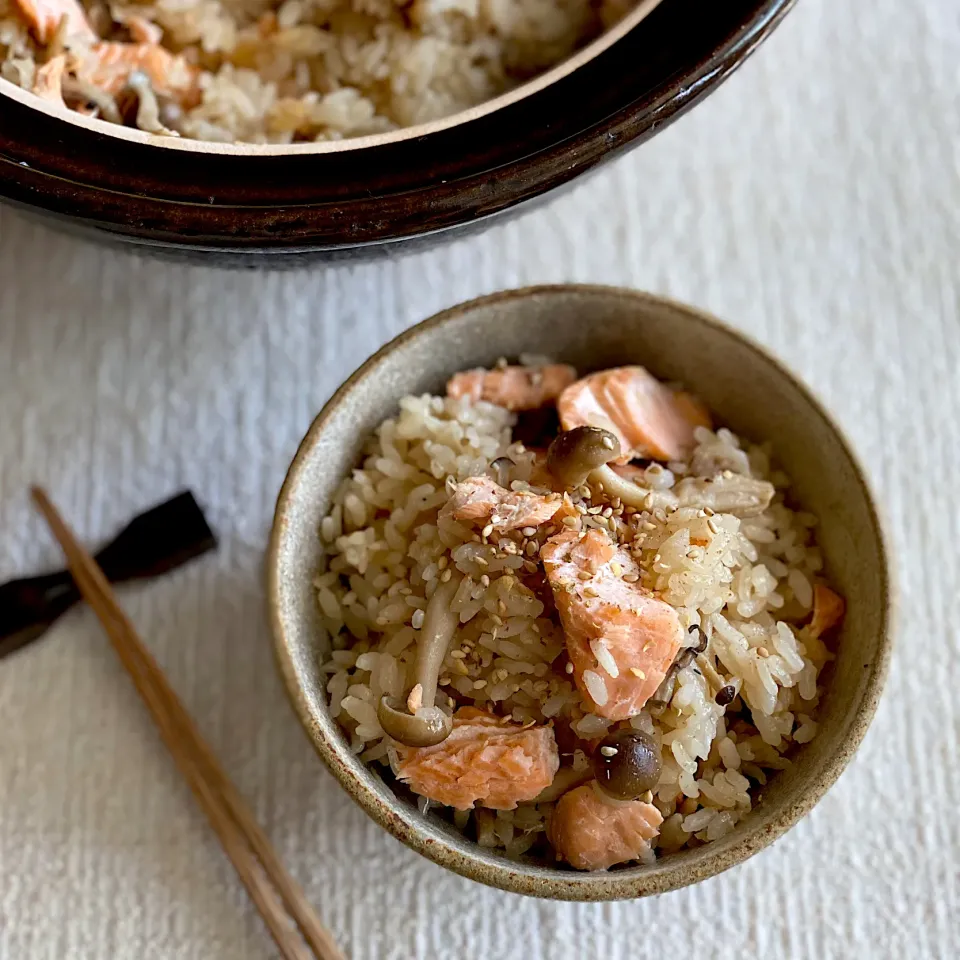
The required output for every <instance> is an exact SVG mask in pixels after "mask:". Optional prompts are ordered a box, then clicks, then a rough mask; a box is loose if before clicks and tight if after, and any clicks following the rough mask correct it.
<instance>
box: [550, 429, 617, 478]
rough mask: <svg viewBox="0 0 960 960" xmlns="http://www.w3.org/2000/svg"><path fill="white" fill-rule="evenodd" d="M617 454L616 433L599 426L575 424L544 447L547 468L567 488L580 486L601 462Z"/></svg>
mask: <svg viewBox="0 0 960 960" xmlns="http://www.w3.org/2000/svg"><path fill="white" fill-rule="evenodd" d="M619 456H620V441H619V440H618V439H617V436H616V434H613V433H611V432H610V431H609V430H604V429H603V428H602V427H574V429H573V430H565V431H564V432H563V433H559V434H557V436H556V437H555V438H554V440H553V443H551V444H550V448H549V449H548V450H547V468H548V469H549V470H550V472H551V473H552V474H553V475H554V476H555V477H556V478H557V480H559V481H560V483H561V484H563V486H564V487H567V488H568V489H574V488H575V487H579V486H580V484H581V483H583V482H584V481H585V480H586V479H587V477H588V476H589V475H590V474H591V473H592V472H593V471H594V470H596V469H597V467H602V466H604V464H606V463H609V462H610V461H611V460H616V459H617V458H618V457H619Z"/></svg>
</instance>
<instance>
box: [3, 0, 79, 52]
mask: <svg viewBox="0 0 960 960" xmlns="http://www.w3.org/2000/svg"><path fill="white" fill-rule="evenodd" d="M14 6H15V7H16V8H17V9H18V10H19V11H20V15H21V17H23V19H24V20H25V21H26V22H27V24H28V26H29V27H30V31H31V32H32V33H33V35H34V36H35V37H36V38H37V40H38V41H39V42H40V43H43V44H47V43H49V42H50V41H51V40H52V39H53V37H54V34H55V33H56V32H57V28H58V27H59V26H60V20H61V19H62V18H63V17H66V18H67V25H66V36H67V37H83V38H84V39H86V40H95V39H96V38H97V35H96V34H95V33H94V32H93V27H91V26H90V22H89V21H88V20H87V15H86V13H85V12H84V9H83V7H82V6H80V3H79V2H78V0H14Z"/></svg>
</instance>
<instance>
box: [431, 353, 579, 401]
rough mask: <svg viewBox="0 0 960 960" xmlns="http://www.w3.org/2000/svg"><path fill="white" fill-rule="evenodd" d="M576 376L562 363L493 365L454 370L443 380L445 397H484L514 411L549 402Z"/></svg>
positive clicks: (475, 399) (473, 399)
mask: <svg viewBox="0 0 960 960" xmlns="http://www.w3.org/2000/svg"><path fill="white" fill-rule="evenodd" d="M576 379H577V371H576V370H574V369H573V367H568V366H567V365H566V364H564V363H551V364H548V365H547V366H545V367H497V368H496V369H494V370H467V371H465V372H463V373H457V374H454V376H453V377H451V378H450V382H449V383H448V384H447V396H448V397H468V398H469V399H470V400H471V401H472V402H473V403H476V402H477V401H478V400H486V401H487V403H495V404H496V405H497V406H499V407H506V408H507V409H508V410H513V411H514V412H516V411H519V410H538V409H539V408H540V407H545V406H547V405H549V404H551V403H553V402H554V401H555V400H556V399H557V397H559V396H560V394H561V393H563V391H564V389H566V388H567V387H569V386H570V384H571V383H573V381H574V380H576Z"/></svg>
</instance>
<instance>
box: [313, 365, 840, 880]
mask: <svg viewBox="0 0 960 960" xmlns="http://www.w3.org/2000/svg"><path fill="white" fill-rule="evenodd" d="M788 485H789V481H788V478H787V477H786V476H784V475H783V474H782V473H781V472H779V471H777V470H776V469H775V468H774V466H773V465H772V464H771V460H770V448H769V446H752V445H744V444H741V442H740V441H739V440H738V438H737V437H736V436H734V435H733V434H732V433H731V432H730V431H729V430H726V429H723V428H719V429H716V428H715V427H714V425H713V424H712V422H711V418H710V415H709V413H708V411H707V410H706V409H705V408H704V406H703V405H702V404H701V403H700V401H699V400H697V398H696V397H694V396H692V395H690V394H689V393H686V392H684V391H683V390H682V389H678V388H675V387H673V386H670V385H667V384H663V383H661V382H659V381H658V380H656V379H655V378H654V377H653V376H651V375H650V374H649V373H648V372H647V371H646V370H645V369H644V368H643V367H639V366H631V367H621V368H617V369H609V370H602V371H600V372H597V373H593V374H590V375H588V376H585V377H582V378H580V377H578V374H577V372H576V371H575V370H574V369H573V368H572V367H569V366H566V365H561V364H555V363H550V362H549V361H548V360H547V359H545V358H536V357H522V358H520V363H519V365H515V366H510V365H507V364H506V362H505V361H501V362H500V363H499V364H498V365H497V366H496V368H494V369H492V370H472V371H467V372H464V373H459V374H457V375H456V376H454V377H453V378H452V379H451V380H450V382H449V384H448V385H447V394H446V396H445V397H439V396H419V397H417V396H409V397H405V398H404V399H403V400H402V401H401V402H400V409H399V414H398V415H397V416H396V417H395V418H393V419H389V420H386V421H385V422H384V423H383V424H382V425H381V426H380V427H379V429H378V430H377V431H376V434H375V435H374V436H373V437H371V438H370V440H369V442H368V443H367V446H366V449H365V454H364V460H363V463H362V466H361V467H360V468H358V469H356V470H354V471H353V473H352V474H351V476H350V477H349V478H347V479H346V480H345V481H344V482H343V484H342V485H341V487H340V489H339V491H338V492H337V494H336V496H335V498H334V505H333V507H332V509H331V510H330V512H329V514H328V515H327V516H326V517H325V519H324V520H323V523H322V527H321V531H320V533H321V538H322V540H323V541H324V545H325V552H324V561H323V569H322V570H321V572H320V573H319V574H318V576H317V578H316V581H315V585H316V588H317V591H318V602H319V609H320V612H321V616H322V620H323V623H324V625H325V628H326V630H327V631H328V633H329V640H330V644H329V646H328V648H325V653H324V655H323V665H322V670H323V674H324V678H325V682H326V689H327V691H328V692H329V696H330V708H331V712H332V715H333V716H334V717H335V718H336V719H337V721H338V723H339V724H340V725H341V727H342V729H343V732H344V734H345V736H346V737H347V739H348V741H349V743H350V745H351V748H352V749H353V751H354V752H355V753H356V754H358V755H359V757H360V759H361V760H363V761H364V762H365V763H368V764H372V765H375V766H376V767H378V768H379V769H380V770H381V771H382V773H383V775H384V776H385V778H386V779H387V780H388V781H389V782H391V783H392V784H394V786H395V787H396V789H397V790H398V791H400V792H402V793H405V792H406V791H410V792H412V794H414V795H416V797H417V798H418V803H419V806H420V809H421V811H424V812H425V811H426V810H427V809H432V810H434V811H435V812H437V813H439V814H441V815H442V816H444V817H446V818H447V819H448V820H450V821H451V822H452V823H453V824H454V825H455V826H456V827H457V828H459V829H460V830H461V831H463V832H464V833H465V834H466V835H467V836H468V837H470V838H473V839H475V840H476V841H477V842H478V843H479V844H480V845H481V846H484V847H489V848H496V849H499V850H501V852H503V853H505V854H506V855H507V856H509V857H513V858H523V857H530V856H533V857H536V858H537V859H538V860H539V861H541V862H544V861H546V862H555V861H562V862H564V863H566V864H569V865H570V866H572V867H573V868H576V869H579V870H603V869H607V868H609V867H612V866H614V865H617V864H627V863H636V862H640V863H646V862H649V861H652V860H653V859H654V858H656V857H657V856H658V855H662V854H667V853H670V852H673V851H677V850H680V849H682V848H684V847H694V846H698V845H700V844H702V843H705V842H709V841H712V840H716V839H719V838H720V837H723V836H724V835H725V834H726V833H728V832H729V831H730V830H731V829H732V828H733V827H734V826H735V825H736V824H737V823H738V822H739V821H740V820H741V819H742V818H743V817H745V816H746V815H747V814H748V813H749V812H750V809H751V807H752V806H753V805H754V804H755V803H757V802H759V800H760V792H761V791H762V789H763V786H764V784H766V783H767V781H768V778H769V777H770V776H771V775H772V774H773V773H775V772H776V771H777V770H781V769H783V768H784V767H786V766H787V765H788V764H789V763H790V762H791V755H792V754H793V752H794V751H795V748H796V746H797V745H799V744H804V743H807V742H808V741H809V740H811V739H812V738H813V737H814V736H815V735H816V732H817V720H816V717H817V708H818V703H819V700H820V697H821V694H822V692H823V690H822V677H821V671H822V670H823V668H824V666H825V665H826V664H827V663H828V662H829V661H830V660H831V659H832V658H833V655H832V653H831V651H830V649H829V647H828V645H827V643H826V642H825V640H829V638H830V635H831V634H832V632H833V631H835V630H836V629H837V627H838V626H839V624H840V623H841V621H842V618H843V615H844V602H843V600H842V599H841V597H840V596H838V594H837V593H836V592H834V591H833V590H832V589H831V588H830V586H829V585H828V584H827V583H826V582H825V580H824V577H823V570H822V566H823V565H822V559H821V555H820V553H819V552H818V550H817V547H816V545H815V542H814V529H815V527H816V518H815V517H813V516H811V515H810V514H807V513H803V512H797V511H795V510H793V509H791V507H789V506H788V505H787V493H788Z"/></svg>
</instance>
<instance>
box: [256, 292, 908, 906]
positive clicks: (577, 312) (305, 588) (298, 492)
mask: <svg viewBox="0 0 960 960" xmlns="http://www.w3.org/2000/svg"><path fill="white" fill-rule="evenodd" d="M522 352H537V353H544V352H548V353H549V354H550V355H551V356H554V357H555V358H556V359H558V360H561V361H566V362H568V363H573V364H575V365H576V366H577V367H578V368H579V369H580V370H581V371H585V370H589V369H593V368H600V367H608V366H617V365H622V364H626V363H640V364H643V365H645V366H647V367H648V368H649V369H650V370H651V371H652V372H653V373H655V374H656V375H658V376H659V377H661V378H664V379H667V380H677V381H681V382H683V383H684V384H686V385H687V386H688V387H690V388H691V389H693V390H695V391H696V392H697V393H698V394H699V395H700V396H701V397H702V398H703V399H704V400H705V401H706V403H707V404H708V405H709V406H710V408H711V409H712V411H713V413H714V415H715V416H716V419H717V421H718V422H720V423H723V424H726V425H728V426H730V427H731V428H732V429H734V430H735V431H737V432H738V433H740V434H742V435H743V436H745V437H748V438H752V439H755V440H763V439H769V440H772V441H773V443H774V446H775V453H776V456H777V458H778V459H779V461H780V463H781V464H782V466H783V468H784V469H785V470H786V471H787V472H788V473H789V474H790V476H791V477H792V478H793V481H794V493H795V496H796V497H797V499H798V500H799V502H800V503H801V504H802V505H803V507H804V508H805V509H807V510H810V511H812V512H813V513H815V514H816V515H817V516H818V517H819V518H820V528H819V538H820V545H821V547H822V549H823V552H824V555H825V558H826V563H827V567H828V570H829V573H830V576H831V579H832V580H833V582H834V583H835V584H836V586H837V587H838V588H839V590H840V592H841V593H842V594H843V595H844V596H845V597H846V599H847V604H848V610H847V616H846V619H845V621H844V624H843V630H842V633H841V634H840V637H839V641H838V656H837V661H836V664H835V671H834V675H833V678H832V680H831V682H830V684H829V686H828V693H827V696H826V697H825V699H824V701H823V706H822V714H821V718H820V730H819V733H818V735H817V736H816V737H815V738H814V739H813V741H812V742H811V743H809V744H807V745H806V746H804V747H802V748H801V750H800V753H799V754H798V755H797V757H796V760H795V762H794V764H793V765H792V766H791V767H790V768H789V769H788V770H786V771H783V772H782V773H780V774H778V775H777V776H776V777H775V778H774V779H773V780H772V781H771V782H770V783H769V784H768V785H767V786H765V787H764V788H763V793H762V801H761V802H760V803H759V804H758V805H757V806H756V807H755V808H754V810H753V812H752V813H751V814H750V816H749V817H747V818H745V819H744V820H743V821H742V822H741V823H740V824H738V825H737V827H736V828H735V829H734V830H733V831H732V832H731V833H730V834H729V835H727V836H726V837H724V838H723V839H721V840H718V841H716V842H714V843H710V844H706V845H704V846H702V847H699V848H698V849H695V850H687V851H684V852H681V853H677V854H673V855H670V856H666V857H664V858H662V859H660V860H658V861H657V862H656V863H655V864H652V865H650V866H635V867H626V868H622V869H614V870H611V871H609V872H602V873H576V872H573V871H571V870H567V869H561V868H559V867H557V866H555V865H553V864H549V863H536V862H530V863H515V862H512V861H510V860H507V859H506V858H504V857H501V856H498V855H497V854H496V853H493V852H490V851H489V850H484V849H481V848H480V847H478V846H477V845H476V844H474V843H472V842H470V841H469V840H467V839H466V838H465V837H464V836H462V835H461V834H460V833H458V832H456V831H455V830H454V829H453V828H452V827H450V826H448V825H447V824H446V823H445V822H443V821H442V820H440V819H439V818H437V817H435V816H433V815H428V816H422V815H421V814H420V813H419V812H418V811H417V809H416V807H415V806H414V805H412V804H410V803H408V802H407V801H404V800H401V799H399V798H398V797H397V796H396V795H395V794H394V793H393V792H392V790H391V789H390V787H389V786H387V785H386V784H385V783H384V782H383V781H382V780H381V779H380V777H379V776H378V775H377V774H376V773H375V772H374V771H373V770H371V769H370V768H368V767H366V766H364V765H363V764H362V763H360V761H359V760H358V759H357V758H356V757H355V756H354V755H353V754H352V753H351V752H350V750H349V749H348V745H347V741H346V740H345V739H344V737H343V736H342V735H341V733H340V730H339V728H338V727H337V724H336V723H335V722H334V721H333V720H332V719H331V718H330V715H329V712H328V709H327V699H326V695H325V691H324V688H323V680H322V678H321V677H320V674H319V672H318V665H319V662H320V658H321V631H320V627H319V623H318V617H317V602H316V598H315V595H314V590H313V587H312V586H311V580H312V579H313V577H314V575H315V573H316V570H317V569H318V567H319V563H320V541H319V536H318V530H319V527H320V521H321V519H322V518H323V516H324V514H325V513H326V511H327V509H328V507H329V505H330V502H331V497H332V495H333V492H334V490H335V488H336V486H337V485H338V484H339V482H340V480H341V478H342V477H343V476H344V475H345V474H346V473H347V472H348V471H349V470H350V469H351V468H352V467H353V466H355V465H356V463H357V459H358V457H359V454H360V449H361V445H362V444H363V441H364V439H365V438H366V437H367V435H368V434H369V433H370V432H371V431H373V430H374V429H375V428H376V427H377V426H378V425H379V423H380V422H381V421H382V420H383V419H384V418H386V417H389V416H393V415H394V414H395V412H396V409H397V401H398V400H399V399H400V398H401V397H402V396H404V395H405V394H409V393H422V392H425V391H430V392H442V391H443V387H444V383H445V381H446V380H447V378H448V377H449V376H450V374H452V373H454V372H456V371H458V370H462V369H465V368H469V367H475V366H489V365H492V364H493V363H494V362H495V361H496V359H497V358H498V357H500V356H507V357H515V356H516V355H518V354H520V353H522ZM267 566H268V579H269V603H270V613H271V618H272V623H273V631H274V635H275V639H276V652H277V657H278V660H279V664H280V669H281V672H282V673H283V677H284V680H285V682H286V684H287V687H288V689H289V692H290V697H291V699H292V701H293V704H294V707H295V708H296V711H297V713H298V714H299V716H300V719H301V721H302V722H303V725H304V727H305V728H306V730H307V732H308V734H309V735H310V738H311V739H312V740H313V742H314V744H315V745H316V748H317V751H318V752H319V754H320V756H321V758H322V759H323V761H324V762H325V763H326V764H327V766H328V767H329V768H330V770H331V771H332V772H333V774H334V776H336V778H337V779H338V780H339V781H340V783H341V784H342V785H343V786H344V787H345V788H346V790H347V791H348V792H349V793H350V795H351V796H352V797H353V798H354V799H355V800H356V801H357V803H359V804H360V806H361V807H363V809H364V810H365V811H366V812H367V813H368V814H370V816H371V817H373V818H374V820H376V821H377V822H378V823H379V824H381V825H382V826H383V827H386V829H387V830H389V831H390V832H391V833H392V834H393V835H394V836H396V837H398V838H399V839H400V840H402V841H403V842H404V843H406V844H407V845H408V846H410V847H412V848H413V849H414V850H416V851H417V852H419V853H422V854H423V855H424V856H426V857H429V858H430V859H431V860H434V861H435V862H436V863H439V864H441V865H442V866H445V867H449V868H450V869H452V870H456V871H457V872H458V873H461V874H463V875H464V876H467V877H471V878H472V879H474V880H479V881H481V882H483V883H488V884H491V885H493V886H496V887H500V888H502V889H504V890H510V891H514V892H517V893H525V894H535V895H538V896H543V897H554V898H559V899H566V900H612V899H616V898H626V897H638V896H645V895H647V894H653V893H661V892H663V891H665V890H670V889H673V888H675V887H680V886H683V885H685V884H689V883H694V882H696V881H698V880H702V879H704V878H705V877H709V876H711V875H713V874H716V873H719V872H720V871H721V870H725V869H726V868H728V867H732V866H734V865H735V864H737V863H739V862H741V861H742V860H745V859H746V858H747V857H749V856H751V855H752V854H754V853H756V852H757V851H758V850H760V849H761V848H763V847H765V846H766V845H767V844H769V843H771V842H772V841H773V840H775V839H776V838H777V837H779V836H780V835H781V834H782V833H784V831H786V830H788V829H789V828H790V827H791V826H793V824H795V823H796V822H797V821H798V820H799V819H800V818H801V817H802V816H803V815H804V814H805V813H807V811H808V810H810V808H811V807H813V805H814V804H815V803H816V802H817V801H818V800H819V799H820V798H821V797H822V796H823V794H824V793H825V792H826V790H827V789H828V788H829V787H830V786H831V784H832V783H833V782H834V781H835V780H836V779H837V777H838V776H839V775H840V773H841V771H842V770H843V768H844V767H845V766H846V764H847V762H848V761H849V760H850V758H851V757H852V756H853V754H854V752H855V751H856V749H857V747H858V746H859V744H860V741H861V739H862V737H863V735H864V733H865V731H866V729H867V726H868V725H869V723H870V720H871V718H872V717H873V714H874V711H875V709H876V706H877V700H878V698H879V697H880V691H881V687H882V685H883V680H884V676H885V673H886V669H887V661H888V657H889V651H890V642H891V640H890V616H891V587H890V574H889V571H888V565H887V554H886V550H885V547H884V541H883V534H882V532H881V528H880V522H879V520H878V516H877V511H876V509H875V506H874V504H873V502H872V500H871V496H870V492H869V490H868V487H867V483H866V481H865V479H864V476H863V473H862V471H861V469H860V467H859V465H858V464H857V462H856V460H855V459H854V457H853V455H852V454H851V452H850V449H849V447H848V445H847V443H846V441H845V440H844V438H843V437H842V436H841V434H840V432H839V431H838V429H837V427H836V426H835V425H834V424H833V422H832V421H831V420H830V417H829V416H828V414H827V413H826V412H825V411H824V410H823V408H822V407H821V406H820V404H819V403H818V402H817V401H816V400H815V399H814V398H813V397H812V396H811V395H810V393H809V391H808V390H807V389H806V388H805V387H803V386H802V385H801V384H800V383H799V382H798V381H797V380H796V379H795V378H794V377H793V375H792V374H791V373H789V372H788V371H787V370H786V369H784V367H783V366H782V365H781V364H780V363H778V362H777V361H776V360H774V359H773V358H772V357H771V356H769V355H768V354H767V353H766V352H765V351H764V350H762V349H761V348H760V347H758V346H757V345H756V344H754V343H752V342H750V341H749V340H747V339H745V338H744V337H743V336H742V335H740V334H739V333H736V332H734V331H733V330H731V329H729V328H728V327H726V326H724V325H723V324H721V323H720V322H718V321H717V320H715V319H713V318H712V317H710V316H707V315H705V314H703V313H700V312H699V311H697V310H694V309H692V308H690V307H686V306H683V305H681V304H677V303H673V302H671V301H668V300H663V299H660V298H658V297H653V296H650V295H647V294H642V293H636V292H632V291H628V290H620V289H614V288H607V287H582V286H558V287H540V288H533V289H528V290H519V291H515V292H510V293H504V294H499V295H496V296H492V297H486V298H483V299H481V300H476V301H473V302H472V303H468V304H465V305H463V306H459V307H454V308H453V309H452V310H448V311H446V312H444V313H441V314H439V315H438V316H436V317H433V318H432V319H430V320H427V321H425V322H423V323H421V324H419V325H418V326H416V327H413V328H412V329H411V330H408V331H407V332H406V333H404V334H402V335H401V336H400V337H398V338H397V339H396V340H394V341H392V342H391V343H389V344H387V346H385V347H384V348H383V349H382V350H380V351H379V352H378V353H377V354H376V355H375V356H374V357H372V358H371V359H370V360H368V361H367V362H366V363H365V364H364V365H363V366H362V367H361V368H360V369H359V370H358V371H357V372H356V373H355V374H354V375H353V376H352V377H350V379H349V380H347V382H346V383H345V384H344V385H343V386H342V387H341V388H340V389H339V390H338V391H337V393H336V394H335V395H334V396H333V398H332V399H331V400H330V402H329V403H328V404H327V405H326V406H325V407H324V409H323V411H322V412H321V414H320V416H319V417H317V419H316V421H315V422H314V424H313V426H312V427H311V428H310V431H309V433H308V434H307V436H306V438H305V439H304V441H303V443H302V445H301V446H300V450H299V451H298V453H297V455H296V458H295V459H294V461H293V465H292V466H291V468H290V472H289V474H288V476H287V479H286V482H285V484H284V486H283V489H282V490H281V492H280V497H279V501H278V504H277V513H276V520H275V523H274V528H273V535H272V538H271V542H270V548H269V554H268V558H267Z"/></svg>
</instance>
